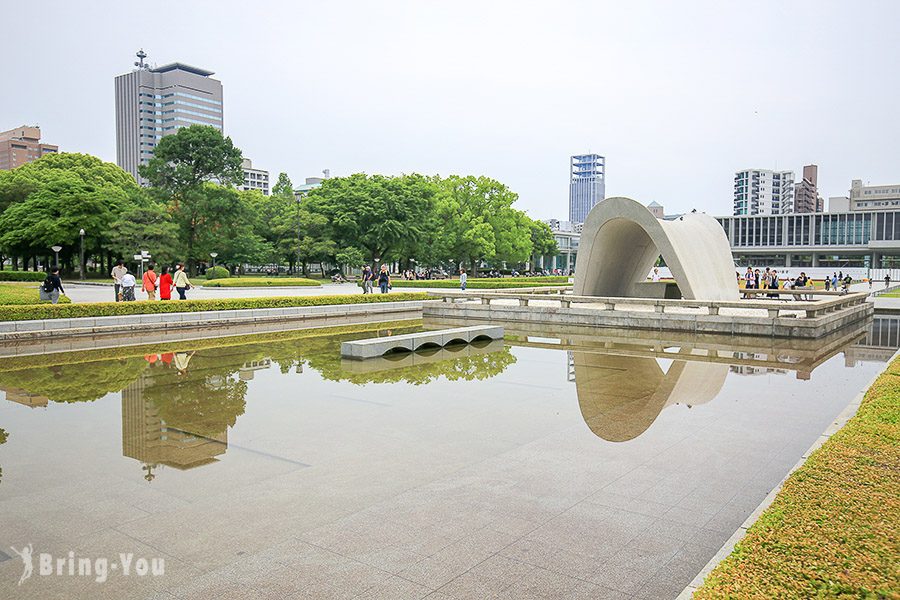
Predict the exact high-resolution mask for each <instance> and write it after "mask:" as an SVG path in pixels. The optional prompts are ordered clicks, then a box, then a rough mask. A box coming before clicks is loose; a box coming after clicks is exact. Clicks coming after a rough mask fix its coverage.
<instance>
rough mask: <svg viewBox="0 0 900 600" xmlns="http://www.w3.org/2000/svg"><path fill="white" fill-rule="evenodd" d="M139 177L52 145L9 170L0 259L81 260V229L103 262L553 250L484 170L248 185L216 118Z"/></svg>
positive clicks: (477, 256)
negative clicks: (143, 257) (53, 250)
mask: <svg viewBox="0 0 900 600" xmlns="http://www.w3.org/2000/svg"><path fill="white" fill-rule="evenodd" d="M140 173H141V175H142V176H143V177H144V178H145V179H147V181H148V182H149V186H148V187H141V186H139V185H138V184H137V183H136V182H135V181H134V178H132V177H131V176H130V175H129V174H127V173H125V172H124V171H122V170H121V169H120V168H118V167H117V166H115V165H112V164H110V163H104V162H102V161H100V160H99V159H98V158H96V157H93V156H89V155H84V154H58V155H50V156H46V157H43V158H41V159H40V160H37V161H35V162H32V163H28V164H25V165H23V166H21V167H19V168H17V169H14V170H12V171H6V172H0V266H2V264H3V262H5V261H7V260H8V261H9V262H10V263H11V265H12V268H13V269H19V268H22V269H28V268H29V267H30V268H33V269H37V265H38V263H39V261H41V260H43V262H45V263H46V262H49V260H50V256H51V254H50V250H49V249H50V247H51V246H54V245H59V246H62V247H63V250H62V251H61V252H60V261H61V263H62V266H63V267H64V268H66V269H68V270H75V266H76V265H77V261H78V256H79V249H80V248H79V244H80V237H79V230H81V229H84V230H85V238H84V241H85V250H86V254H87V256H88V257H89V258H91V259H93V261H92V262H94V263H99V264H100V265H101V266H102V267H103V269H104V270H106V271H107V272H108V269H109V268H111V265H112V263H113V261H114V260H115V259H117V258H128V257H130V256H131V255H132V254H135V253H137V252H139V251H140V250H149V251H151V253H152V254H153V256H154V259H155V260H157V261H162V262H166V263H171V262H174V261H176V260H185V261H187V263H188V266H189V268H190V269H191V271H192V272H193V271H195V269H196V266H197V265H198V264H200V263H202V262H206V261H207V260H208V256H209V253H210V252H216V253H218V256H219V258H218V260H217V262H219V263H222V264H226V265H241V264H245V263H250V264H271V263H278V264H285V263H286V264H288V265H289V266H290V267H291V268H292V269H293V268H294V267H295V266H296V267H299V269H300V270H302V271H303V272H304V274H306V273H307V271H308V265H309V264H310V263H315V262H328V263H331V264H335V265H339V266H342V267H358V266H360V265H361V264H362V263H364V262H374V261H382V262H388V261H390V262H395V261H396V262H399V263H400V264H401V265H402V266H403V268H415V267H420V266H421V267H427V266H432V265H438V264H447V263H450V264H453V265H454V266H460V265H463V264H465V265H468V266H469V267H470V268H472V269H473V270H475V269H477V266H478V265H479V264H480V263H481V262H487V263H488V264H490V265H492V266H494V265H499V264H500V263H507V264H512V265H519V264H521V263H524V262H526V261H529V260H532V259H533V257H534V256H537V255H546V254H553V253H555V252H556V251H557V250H556V244H555V241H554V239H553V236H552V234H551V232H550V229H549V228H548V227H547V225H546V224H544V223H541V222H538V221H534V220H532V219H531V218H529V217H528V216H527V215H526V214H525V213H523V212H522V211H520V210H517V209H515V208H514V207H513V205H514V204H515V202H516V200H517V195H516V194H515V193H514V192H512V191H511V190H509V189H508V188H507V187H506V186H505V185H503V184H501V183H499V182H497V181H495V180H493V179H489V178H487V177H471V176H469V177H460V176H450V177H445V178H442V177H438V176H423V175H417V174H412V175H402V176H397V177H387V176H382V175H364V174H356V175H351V176H349V177H342V178H333V179H328V180H325V181H324V182H323V184H322V186H321V187H320V188H318V189H315V190H313V191H312V192H310V193H309V195H308V197H306V198H303V199H302V200H301V201H298V200H297V199H295V197H294V192H293V186H292V184H291V181H290V179H289V178H288V176H287V175H286V174H284V173H282V174H281V175H279V177H278V181H277V182H276V184H275V185H274V187H273V189H272V195H271V196H263V195H262V194H261V193H260V192H258V191H240V190H237V189H235V187H234V186H235V185H238V184H240V183H241V182H242V181H243V171H242V168H241V152H240V150H239V149H238V148H236V147H234V145H233V144H232V142H231V140H230V139H229V138H226V137H223V136H222V134H221V133H220V132H219V131H218V130H217V129H215V128H212V127H207V126H202V125H194V126H191V127H187V128H183V129H180V130H179V131H178V132H177V133H176V134H174V135H170V136H166V137H164V138H162V139H161V140H160V141H159V143H158V145H157V146H156V148H155V151H154V157H153V158H152V159H151V160H150V162H149V164H148V165H145V166H142V167H141V169H140Z"/></svg>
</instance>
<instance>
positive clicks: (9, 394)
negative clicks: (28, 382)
mask: <svg viewBox="0 0 900 600" xmlns="http://www.w3.org/2000/svg"><path fill="white" fill-rule="evenodd" d="M0 392H3V393H4V394H5V396H6V399H7V400H9V401H10V402H15V403H16V404H21V405H22V406H27V407H29V408H38V407H40V408H46V406H47V403H48V402H50V399H49V398H47V396H41V395H40V394H32V393H31V392H29V391H26V390H21V389H19V388H13V387H0Z"/></svg>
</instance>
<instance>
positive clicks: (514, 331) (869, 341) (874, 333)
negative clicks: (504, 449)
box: [507, 317, 900, 442]
mask: <svg viewBox="0 0 900 600" xmlns="http://www.w3.org/2000/svg"><path fill="white" fill-rule="evenodd" d="M560 330H561V331H559V332H558V333H557V334H556V335H557V336H558V337H556V338H548V337H547V335H548V332H547V330H546V328H543V327H540V326H536V325H535V326H531V325H527V324H517V325H516V326H515V327H508V328H507V335H509V336H510V339H511V340H512V345H514V346H526V347H538V348H553V349H563V350H566V354H567V361H566V363H567V373H566V375H567V379H568V380H569V381H574V382H575V385H576V390H577V395H578V403H579V407H580V409H581V414H582V416H583V417H584V420H585V423H586V424H587V426H588V427H589V428H590V430H591V431H592V432H593V433H594V434H596V435H597V436H599V437H601V438H603V439H605V440H608V441H612V442H622V441H627V440H631V439H634V438H636V437H638V436H639V435H641V434H642V433H643V432H644V431H646V430H647V428H649V427H650V426H651V425H652V423H653V422H654V420H655V419H656V418H657V416H658V415H659V414H660V413H661V412H662V411H663V409H665V408H666V407H667V406H671V405H674V404H683V405H686V406H688V407H691V406H695V405H697V404H703V403H705V402H709V401H710V400H712V399H713V398H715V397H716V396H717V395H718V394H719V392H720V390H721V388H722V385H723V384H724V382H725V379H726V377H727V375H728V373H729V372H731V373H734V374H738V375H758V374H788V373H794V374H795V376H796V377H797V378H798V379H804V380H805V379H809V378H810V377H811V374H812V372H813V371H814V370H815V369H816V368H817V367H818V366H819V365H821V364H822V363H824V362H826V361H827V360H829V359H831V358H833V357H834V356H836V355H837V354H839V353H842V352H843V353H844V357H845V362H846V364H847V366H853V365H854V364H856V362H857V361H859V360H878V361H881V362H883V361H886V360H888V359H889V358H890V356H891V355H892V354H893V352H894V350H895V349H896V348H897V347H898V345H900V317H890V318H879V317H876V318H875V320H874V321H870V322H868V323H866V324H862V325H860V326H858V327H851V328H847V329H844V330H839V331H836V332H834V333H833V334H831V335H829V336H826V337H824V338H820V339H817V340H806V339H796V340H784V339H774V338H773V339H771V340H766V339H765V338H759V337H755V338H742V337H737V336H727V335H726V336H722V335H691V334H678V333H674V332H641V331H627V332H625V331H617V330H614V329H605V330H600V331H597V330H593V331H591V332H590V333H585V328H579V327H569V328H567V327H560ZM666 364H668V365H669V367H668V369H665V368H664V365H666Z"/></svg>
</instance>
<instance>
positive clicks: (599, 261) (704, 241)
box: [574, 198, 739, 300]
mask: <svg viewBox="0 0 900 600" xmlns="http://www.w3.org/2000/svg"><path fill="white" fill-rule="evenodd" d="M659 255H662V257H663V259H664V260H665V262H666V265H667V266H668V267H669V269H671V271H672V276H673V277H674V278H675V282H676V283H677V284H678V288H679V290H680V291H681V295H682V296H683V297H684V298H687V299H690V300H737V299H738V296H739V293H738V286H737V281H736V278H735V268H734V260H733V259H732V257H731V246H730V245H729V243H728V238H727V237H726V236H725V231H724V230H723V229H722V227H721V225H719V223H718V222H717V221H716V220H715V219H713V218H712V217H710V216H708V215H705V214H701V213H693V214H687V215H684V216H683V217H679V218H678V219H676V220H673V221H664V220H661V219H657V218H656V217H654V216H653V213H651V212H650V210H649V209H647V207H645V206H644V205H643V204H641V203H639V202H636V201H634V200H632V199H630V198H607V199H606V200H603V201H602V202H600V203H598V204H597V205H596V206H594V208H592V209H591V212H590V213H588V216H587V220H586V221H585V223H584V226H583V228H582V231H581V241H580V243H579V248H578V258H577V259H576V261H575V285H574V293H575V294H576V295H579V296H612V297H625V298H641V297H653V296H655V295H657V294H656V293H654V292H653V291H652V287H651V286H649V284H648V283H647V274H648V273H649V272H650V270H651V269H652V268H653V265H654V264H655V263H656V258H657V257H658V256H659ZM659 297H662V294H659Z"/></svg>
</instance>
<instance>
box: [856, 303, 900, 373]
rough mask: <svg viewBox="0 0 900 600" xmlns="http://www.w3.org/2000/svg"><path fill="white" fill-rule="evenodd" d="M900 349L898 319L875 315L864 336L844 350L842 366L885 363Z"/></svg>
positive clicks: (899, 320) (899, 322) (899, 319)
mask: <svg viewBox="0 0 900 600" xmlns="http://www.w3.org/2000/svg"><path fill="white" fill-rule="evenodd" d="M897 348H900V317H897V316H887V315H884V316H879V315H876V316H875V318H874V319H873V320H872V325H871V326H870V327H869V331H868V333H866V336H865V337H864V338H863V339H861V340H859V341H858V342H856V343H855V344H853V345H852V346H849V347H847V348H845V349H844V364H846V365H847V366H848V367H855V366H856V365H857V364H859V363H861V362H887V361H889V360H891V357H892V356H893V355H894V352H896V351H897Z"/></svg>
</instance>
